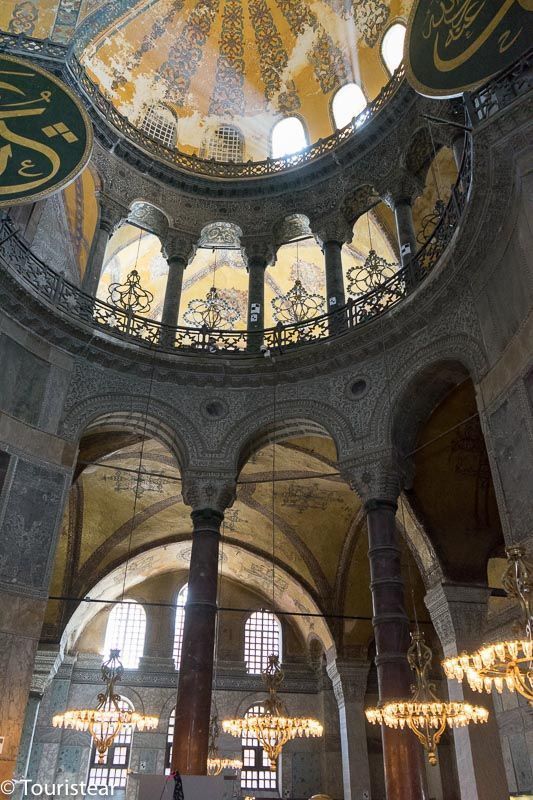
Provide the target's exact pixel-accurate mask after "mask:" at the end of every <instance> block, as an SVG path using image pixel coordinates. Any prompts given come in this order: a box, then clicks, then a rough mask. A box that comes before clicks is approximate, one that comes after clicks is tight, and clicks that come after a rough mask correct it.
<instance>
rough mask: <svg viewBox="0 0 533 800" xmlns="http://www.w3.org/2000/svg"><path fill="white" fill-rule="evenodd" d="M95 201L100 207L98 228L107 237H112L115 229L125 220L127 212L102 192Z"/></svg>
mask: <svg viewBox="0 0 533 800" xmlns="http://www.w3.org/2000/svg"><path fill="white" fill-rule="evenodd" d="M97 199H98V204H99V207H100V221H99V223H98V224H99V227H100V228H101V229H102V230H104V231H105V232H106V233H107V234H108V236H112V235H113V233H114V232H115V231H116V229H117V228H118V227H120V225H121V223H122V222H123V221H124V220H125V219H126V218H127V216H128V211H127V209H125V208H123V206H121V205H120V204H119V203H117V202H116V201H115V200H112V199H111V198H110V197H108V196H107V195H106V194H104V193H103V192H99V193H98V194H97Z"/></svg>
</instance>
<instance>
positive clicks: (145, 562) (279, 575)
mask: <svg viewBox="0 0 533 800" xmlns="http://www.w3.org/2000/svg"><path fill="white" fill-rule="evenodd" d="M191 543H192V539H190V538H189V537H188V538H187V539H181V540H180V541H179V542H172V543H169V544H163V545H158V546H157V547H153V548H151V549H149V550H145V551H143V552H141V553H138V554H137V555H134V556H133V557H132V558H131V559H130V561H129V567H128V572H127V575H126V580H125V586H124V593H125V594H126V593H128V592H131V590H132V589H133V588H134V587H135V586H137V585H139V584H140V583H142V582H143V581H145V580H146V579H147V578H153V577H154V575H159V574H163V573H165V572H169V571H171V570H175V571H178V570H181V569H184V570H187V569H188V567H189V560H190V552H191ZM221 573H222V575H223V576H224V577H226V578H229V579H230V580H233V581H236V582H237V583H245V584H246V586H247V587H248V588H251V589H252V590H254V591H256V592H257V593H258V594H259V595H263V596H266V597H268V596H269V593H270V591H271V562H270V561H269V559H268V558H267V557H266V556H265V557H263V556H261V555H259V554H257V553H254V552H252V551H250V550H249V549H247V548H244V547H242V546H241V545H240V544H236V543H231V542H225V544H224V554H223V559H222V562H221ZM123 582H124V570H123V568H122V566H121V565H119V566H117V567H115V568H114V569H112V570H111V571H110V572H108V573H107V574H106V575H105V577H103V578H101V579H100V580H99V581H98V582H97V583H96V585H95V586H94V587H93V589H92V590H91V591H90V592H88V593H87V594H88V595H89V596H90V597H91V599H92V600H102V601H109V602H110V603H112V602H114V601H116V600H117V599H118V598H119V596H120V595H121V593H122V586H123ZM276 582H277V584H278V586H277V595H278V597H283V605H284V608H283V610H284V611H289V612H291V611H293V612H294V613H296V614H298V613H301V612H302V611H304V612H305V611H307V612H309V613H312V614H317V615H320V614H322V613H323V612H322V609H320V607H319V606H318V604H317V602H316V601H315V600H314V599H313V597H312V596H311V594H310V593H309V591H308V589H307V588H306V587H305V585H304V584H302V583H301V582H300V581H299V580H297V578H296V577H295V576H294V575H291V573H290V572H288V571H287V570H285V569H284V568H283V566H282V565H279V564H278V565H277V567H276ZM105 607H106V606H105V604H104V603H98V602H94V603H83V602H80V604H79V605H78V607H77V608H76V610H75V611H74V613H73V615H72V617H71V618H70V620H69V621H68V623H67V625H66V627H65V630H64V632H63V636H62V637H61V649H62V650H64V652H68V651H69V650H72V649H73V647H74V645H75V642H76V641H77V639H78V638H79V636H80V635H81V633H82V632H83V630H84V629H85V628H86V626H87V625H88V624H89V623H90V622H91V621H92V620H93V619H94V617H95V616H96V615H97V613H98V612H99V611H100V610H102V609H103V608H105ZM294 624H295V625H296V626H297V628H298V629H299V632H300V634H301V636H302V639H303V641H307V639H308V638H309V636H310V635H311V634H313V635H314V636H315V638H318V639H319V640H320V642H321V644H322V646H323V648H324V651H325V652H328V651H334V650H335V644H334V639H333V635H332V633H331V631H330V629H329V626H328V624H327V622H326V621H325V620H324V619H323V618H322V617H321V616H316V617H311V618H306V617H300V616H299V617H294Z"/></svg>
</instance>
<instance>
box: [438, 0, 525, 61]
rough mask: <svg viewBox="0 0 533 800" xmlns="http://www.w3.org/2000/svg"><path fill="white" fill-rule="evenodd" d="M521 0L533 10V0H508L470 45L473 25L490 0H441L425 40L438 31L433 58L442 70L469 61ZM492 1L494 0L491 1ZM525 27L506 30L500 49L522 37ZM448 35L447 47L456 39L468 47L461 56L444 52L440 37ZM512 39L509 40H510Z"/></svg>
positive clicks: (523, 5) (504, 48)
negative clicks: (450, 56) (446, 55)
mask: <svg viewBox="0 0 533 800" xmlns="http://www.w3.org/2000/svg"><path fill="white" fill-rule="evenodd" d="M516 2H518V3H519V4H520V6H521V7H522V8H523V9H524V10H526V11H532V10H533V0H505V2H503V3H502V4H501V5H500V7H499V9H498V10H497V11H496V13H495V14H494V15H493V16H492V17H491V19H490V20H489V21H488V22H487V24H486V25H485V27H484V28H483V30H481V31H480V32H479V33H478V35H477V36H476V38H475V39H474V40H473V41H472V42H470V43H469V44H468V46H466V44H467V42H468V41H469V40H470V38H471V37H472V35H473V32H474V29H473V26H474V24H475V22H476V20H477V18H478V16H479V14H480V13H481V12H482V11H483V10H484V8H485V6H486V0H440V2H439V3H438V4H437V6H438V8H437V10H436V11H432V12H431V13H429V14H428V15H427V18H426V22H425V26H424V30H423V36H424V38H425V39H429V38H431V36H432V34H433V32H434V31H435V32H436V33H435V40H434V43H433V61H434V64H435V67H436V68H437V69H438V70H439V71H440V72H450V71H452V70H454V69H457V68H458V67H460V66H461V65H462V64H464V63H465V62H466V61H468V60H469V59H470V58H471V57H472V56H473V55H474V54H475V53H476V52H477V51H478V50H479V48H480V47H482V45H483V44H484V43H485V42H486V41H487V39H488V38H489V37H490V36H491V35H492V34H493V33H494V31H495V30H496V28H497V27H498V25H499V24H500V23H501V22H502V20H503V19H504V18H505V16H506V15H507V14H508V12H509V11H510V10H511V8H512V6H513V5H514V4H515V3H516ZM491 4H492V2H491ZM521 31H522V29H521V28H519V29H518V30H515V31H513V32H511V31H504V32H503V33H502V35H501V37H500V39H499V42H500V52H504V51H505V50H507V49H508V48H509V47H510V45H511V44H512V43H513V42H514V41H515V40H516V39H517V38H518V36H519V35H520V33H521ZM440 35H442V37H443V38H444V37H445V41H444V48H447V47H449V46H450V45H451V44H453V43H454V42H458V41H460V40H463V41H464V43H465V48H464V50H463V51H462V52H461V53H459V55H457V56H454V57H452V58H446V57H445V56H443V55H442V54H441V51H440V49H439V45H440V43H441V41H440V38H439V36H440ZM510 39H511V40H512V41H509V40H510Z"/></svg>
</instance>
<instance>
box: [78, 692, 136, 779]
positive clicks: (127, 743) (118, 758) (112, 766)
mask: <svg viewBox="0 0 533 800" xmlns="http://www.w3.org/2000/svg"><path fill="white" fill-rule="evenodd" d="M119 706H120V708H121V709H122V710H123V711H127V710H131V711H133V705H132V704H131V703H130V702H129V701H128V700H127V699H126V698H124V697H123V698H122V699H121V701H120V703H119ZM132 739H133V730H132V727H131V725H124V727H123V728H122V729H121V731H120V732H119V734H118V736H117V738H116V739H115V741H114V742H113V744H112V745H111V747H110V748H109V749H108V750H107V752H106V754H105V763H103V764H99V763H98V752H97V750H96V747H95V746H94V743H93V744H92V746H91V756H90V760H89V777H88V779H87V783H88V784H89V785H92V786H114V787H116V788H124V787H125V786H126V780H127V777H128V768H129V765H130V756H131V743H132Z"/></svg>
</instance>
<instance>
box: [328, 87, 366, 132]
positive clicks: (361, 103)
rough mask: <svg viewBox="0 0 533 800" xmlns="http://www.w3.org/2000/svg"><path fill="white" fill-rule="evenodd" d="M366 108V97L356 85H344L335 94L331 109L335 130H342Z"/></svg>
mask: <svg viewBox="0 0 533 800" xmlns="http://www.w3.org/2000/svg"><path fill="white" fill-rule="evenodd" d="M365 108H366V97H365V96H364V94H363V90H362V89H361V87H360V86H358V85H357V84H356V83H345V84H344V86H341V88H340V89H339V90H338V92H336V93H335V97H334V98H333V103H332V105H331V109H332V111H333V119H334V120H335V126H336V127H337V128H344V127H345V126H346V125H348V123H349V122H351V121H352V119H353V118H354V117H357V116H359V114H360V113H361V111H364V109H365Z"/></svg>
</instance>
